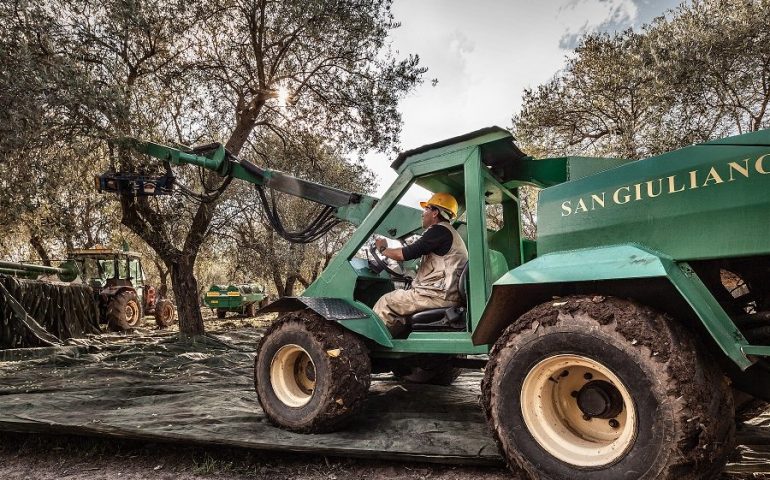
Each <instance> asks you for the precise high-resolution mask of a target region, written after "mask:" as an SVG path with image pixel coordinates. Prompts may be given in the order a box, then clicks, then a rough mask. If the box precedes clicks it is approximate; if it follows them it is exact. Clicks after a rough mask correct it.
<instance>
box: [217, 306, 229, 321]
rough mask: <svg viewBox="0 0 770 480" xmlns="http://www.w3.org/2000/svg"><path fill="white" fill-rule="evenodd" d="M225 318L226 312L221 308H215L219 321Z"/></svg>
mask: <svg viewBox="0 0 770 480" xmlns="http://www.w3.org/2000/svg"><path fill="white" fill-rule="evenodd" d="M226 316H227V310H225V309H223V308H217V318H218V319H220V320H221V319H223V318H225V317H226Z"/></svg>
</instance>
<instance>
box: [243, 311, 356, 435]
mask: <svg viewBox="0 0 770 480" xmlns="http://www.w3.org/2000/svg"><path fill="white" fill-rule="evenodd" d="M370 381H371V360H370V358H369V354H368V351H367V349H366V346H365V345H364V343H363V341H362V340H361V339H360V337H358V336H357V335H355V334H353V333H352V332H350V331H349V330H346V329H345V328H343V327H341V326H339V325H338V324H336V323H334V322H330V321H328V320H325V319H323V318H321V317H320V316H318V315H317V314H315V313H313V312H310V311H304V312H295V313H289V314H287V315H285V316H284V317H282V318H281V319H279V320H278V321H276V322H275V323H274V324H273V325H271V326H270V328H269V329H268V330H267V331H266V332H265V335H264V337H263V338H262V341H261V342H260V344H259V348H258V349H257V356H256V358H255V361H254V387H255V389H256V392H257V398H258V399H259V403H260V405H261V406H262V410H264V412H265V415H266V416H267V418H268V419H269V420H270V422H272V423H273V424H274V425H276V426H279V427H281V428H284V429H286V430H291V431H294V432H300V433H320V432H329V431H332V430H336V429H339V428H340V427H341V426H343V425H344V424H345V422H347V421H348V420H350V419H351V417H352V416H353V415H355V414H356V413H357V412H358V411H359V410H360V409H361V407H362V406H363V402H364V399H365V398H366V393H367V391H368V390H369V384H370Z"/></svg>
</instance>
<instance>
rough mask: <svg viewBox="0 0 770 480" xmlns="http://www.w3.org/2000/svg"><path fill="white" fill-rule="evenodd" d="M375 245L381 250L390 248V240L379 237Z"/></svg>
mask: <svg viewBox="0 0 770 480" xmlns="http://www.w3.org/2000/svg"><path fill="white" fill-rule="evenodd" d="M374 245H375V246H376V247H377V251H378V252H380V251H382V250H383V249H385V248H388V241H387V240H386V239H384V238H378V239H376V240H375V241H374Z"/></svg>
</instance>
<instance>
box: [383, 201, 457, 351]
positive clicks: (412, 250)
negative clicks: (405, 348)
mask: <svg viewBox="0 0 770 480" xmlns="http://www.w3.org/2000/svg"><path fill="white" fill-rule="evenodd" d="M420 206H421V207H422V208H423V212H422V227H423V228H424V229H425V233H424V234H423V236H422V237H421V238H420V239H419V240H417V241H416V242H414V243H413V244H411V245H407V246H405V247H403V248H388V242H387V240H386V239H384V238H378V239H377V240H375V244H376V246H377V250H379V252H380V253H381V254H382V255H384V256H385V257H388V258H391V259H393V260H396V261H399V262H401V261H404V260H413V259H415V258H417V257H422V260H421V261H420V268H419V269H418V270H417V276H416V277H415V279H414V281H413V282H412V288H411V289H410V290H394V291H392V292H389V293H386V294H385V295H383V296H382V297H381V298H380V299H379V300H378V301H377V303H376V304H375V305H374V308H373V310H374V313H376V314H377V315H378V316H379V317H380V318H381V319H382V320H383V321H384V322H385V325H387V327H388V330H390V333H391V335H392V336H393V337H396V336H398V335H399V334H401V333H403V332H404V331H405V330H406V321H405V317H408V316H410V315H412V314H414V313H417V312H420V311H422V310H428V309H431V308H447V307H452V306H454V305H457V304H458V303H459V302H460V293H459V278H458V277H459V276H460V271H461V270H462V267H463V266H464V265H465V263H466V262H467V261H468V250H467V249H466V248H465V244H464V243H463V240H462V238H460V235H459V234H458V233H457V230H455V229H454V228H453V227H452V226H451V225H450V224H449V222H450V220H452V219H453V218H454V217H456V216H457V200H455V197H453V196H452V195H450V194H448V193H443V192H438V193H434V194H433V196H432V197H430V199H429V200H428V201H427V202H420Z"/></svg>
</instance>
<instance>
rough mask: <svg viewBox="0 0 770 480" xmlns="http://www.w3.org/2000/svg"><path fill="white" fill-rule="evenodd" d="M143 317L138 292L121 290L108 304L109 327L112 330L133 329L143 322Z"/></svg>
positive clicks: (123, 330)
mask: <svg viewBox="0 0 770 480" xmlns="http://www.w3.org/2000/svg"><path fill="white" fill-rule="evenodd" d="M141 319H142V308H141V307H140V306H139V299H138V298H137V296H136V292H132V291H124V292H120V293H118V294H117V295H114V296H113V297H112V298H111V299H110V301H109V303H108V304H107V328H108V330H110V331H112V332H125V331H129V330H132V329H133V328H134V327H136V326H138V325H139V324H140V323H141Z"/></svg>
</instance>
